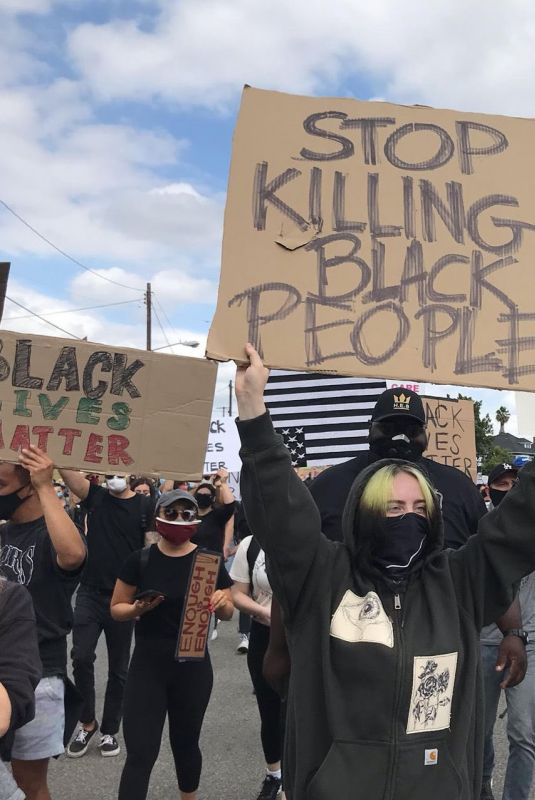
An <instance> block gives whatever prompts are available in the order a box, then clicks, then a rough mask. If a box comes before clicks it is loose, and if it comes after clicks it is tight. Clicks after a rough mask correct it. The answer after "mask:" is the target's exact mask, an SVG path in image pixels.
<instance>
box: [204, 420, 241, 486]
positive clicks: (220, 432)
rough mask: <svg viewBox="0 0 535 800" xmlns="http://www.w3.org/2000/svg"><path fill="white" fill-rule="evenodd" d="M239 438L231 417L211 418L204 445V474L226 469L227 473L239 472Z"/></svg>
mask: <svg viewBox="0 0 535 800" xmlns="http://www.w3.org/2000/svg"><path fill="white" fill-rule="evenodd" d="M239 452H240V437H239V435H238V429H237V428H236V423H235V422H234V419H233V418H232V417H212V419H211V421H210V433H209V435H208V444H207V445H206V457H205V460H204V470H203V471H204V472H205V473H209V472H217V470H218V469H221V468H223V469H226V470H227V471H228V472H232V471H238V472H239V471H240V470H241V459H240V456H239Z"/></svg>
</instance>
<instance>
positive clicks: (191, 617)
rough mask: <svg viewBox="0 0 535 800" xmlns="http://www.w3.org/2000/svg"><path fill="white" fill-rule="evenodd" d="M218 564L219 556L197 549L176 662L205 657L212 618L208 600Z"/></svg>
mask: <svg viewBox="0 0 535 800" xmlns="http://www.w3.org/2000/svg"><path fill="white" fill-rule="evenodd" d="M220 563H221V556H220V555H218V553H212V552H210V551H202V550H198V551H197V552H196V554H195V559H194V561H193V565H192V569H191V574H190V577H189V584H188V591H187V593H186V599H185V601H184V609H183V611H182V619H181V621H180V633H179V635H178V642H177V646H176V652H175V659H176V660H177V661H199V660H201V659H203V658H204V657H205V655H206V645H207V642H208V630H209V627H210V618H211V616H212V614H211V612H210V599H211V597H212V595H213V593H214V592H215V588H216V584H217V576H218V573H219V565H220Z"/></svg>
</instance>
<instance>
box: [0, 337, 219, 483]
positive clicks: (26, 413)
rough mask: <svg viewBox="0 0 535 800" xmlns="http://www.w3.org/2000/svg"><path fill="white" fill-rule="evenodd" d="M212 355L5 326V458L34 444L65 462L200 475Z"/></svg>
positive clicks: (0, 443) (0, 442)
mask: <svg viewBox="0 0 535 800" xmlns="http://www.w3.org/2000/svg"><path fill="white" fill-rule="evenodd" d="M216 373H217V368H216V365H215V364H213V363H212V362H210V361H207V360H205V359H199V358H185V357H180V356H170V355H164V354H161V353H151V352H147V351H144V350H132V349H130V348H126V347H125V348H119V347H112V346H109V345H104V344H93V343H89V342H85V341H76V340H72V339H56V338H51V337H48V336H34V335H31V334H20V333H18V334H17V333H11V332H7V331H0V459H1V460H3V461H16V460H17V456H18V453H19V451H20V449H21V448H24V447H28V445H29V444H30V443H32V444H35V445H37V446H38V447H40V448H42V449H43V450H45V451H46V452H47V453H48V454H49V455H50V457H51V458H52V459H53V461H54V463H55V464H56V466H58V467H71V468H77V469H82V470H85V471H87V472H100V473H129V474H130V473H136V472H137V473H140V472H145V473H159V474H161V475H164V476H165V477H168V478H176V479H184V478H196V477H198V478H200V477H201V475H202V472H203V464H204V457H205V452H206V441H207V438H208V429H209V425H210V415H211V410H212V401H213V396H214V388H215V380H216Z"/></svg>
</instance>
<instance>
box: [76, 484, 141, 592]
mask: <svg viewBox="0 0 535 800" xmlns="http://www.w3.org/2000/svg"><path fill="white" fill-rule="evenodd" d="M83 506H84V508H86V509H87V511H88V517H87V551H88V555H87V566H86V568H85V570H84V574H83V576H82V584H83V585H84V586H88V587H89V588H93V589H98V590H99V591H101V592H107V593H109V594H111V593H112V592H113V589H114V587H115V581H116V579H117V576H118V574H119V569H120V568H121V564H123V562H124V561H125V559H127V558H128V556H129V555H130V553H133V552H135V551H136V550H139V549H140V548H141V547H143V545H144V543H145V531H146V530H147V529H148V527H149V525H150V522H151V519H150V515H151V509H152V502H151V499H150V497H143V495H140V494H134V496H133V497H128V498H126V499H124V500H121V499H120V498H119V497H114V496H113V495H112V494H110V492H109V491H108V490H107V489H104V487H103V486H96V485H94V484H91V486H90V487H89V494H88V495H87V497H86V499H85V500H84V502H83Z"/></svg>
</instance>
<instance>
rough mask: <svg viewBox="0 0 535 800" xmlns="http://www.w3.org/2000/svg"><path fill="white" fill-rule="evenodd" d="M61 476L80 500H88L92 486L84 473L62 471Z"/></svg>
mask: <svg viewBox="0 0 535 800" xmlns="http://www.w3.org/2000/svg"><path fill="white" fill-rule="evenodd" d="M59 474H60V475H61V477H62V478H63V480H64V481H65V483H66V485H67V486H68V488H69V491H71V492H72V493H73V494H75V495H76V496H77V497H79V498H80V500H85V499H86V497H87V495H88V494H89V487H90V485H91V484H90V483H89V481H88V479H87V478H86V477H85V475H84V474H83V473H82V472H77V471H76V470H74V469H60V470H59Z"/></svg>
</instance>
